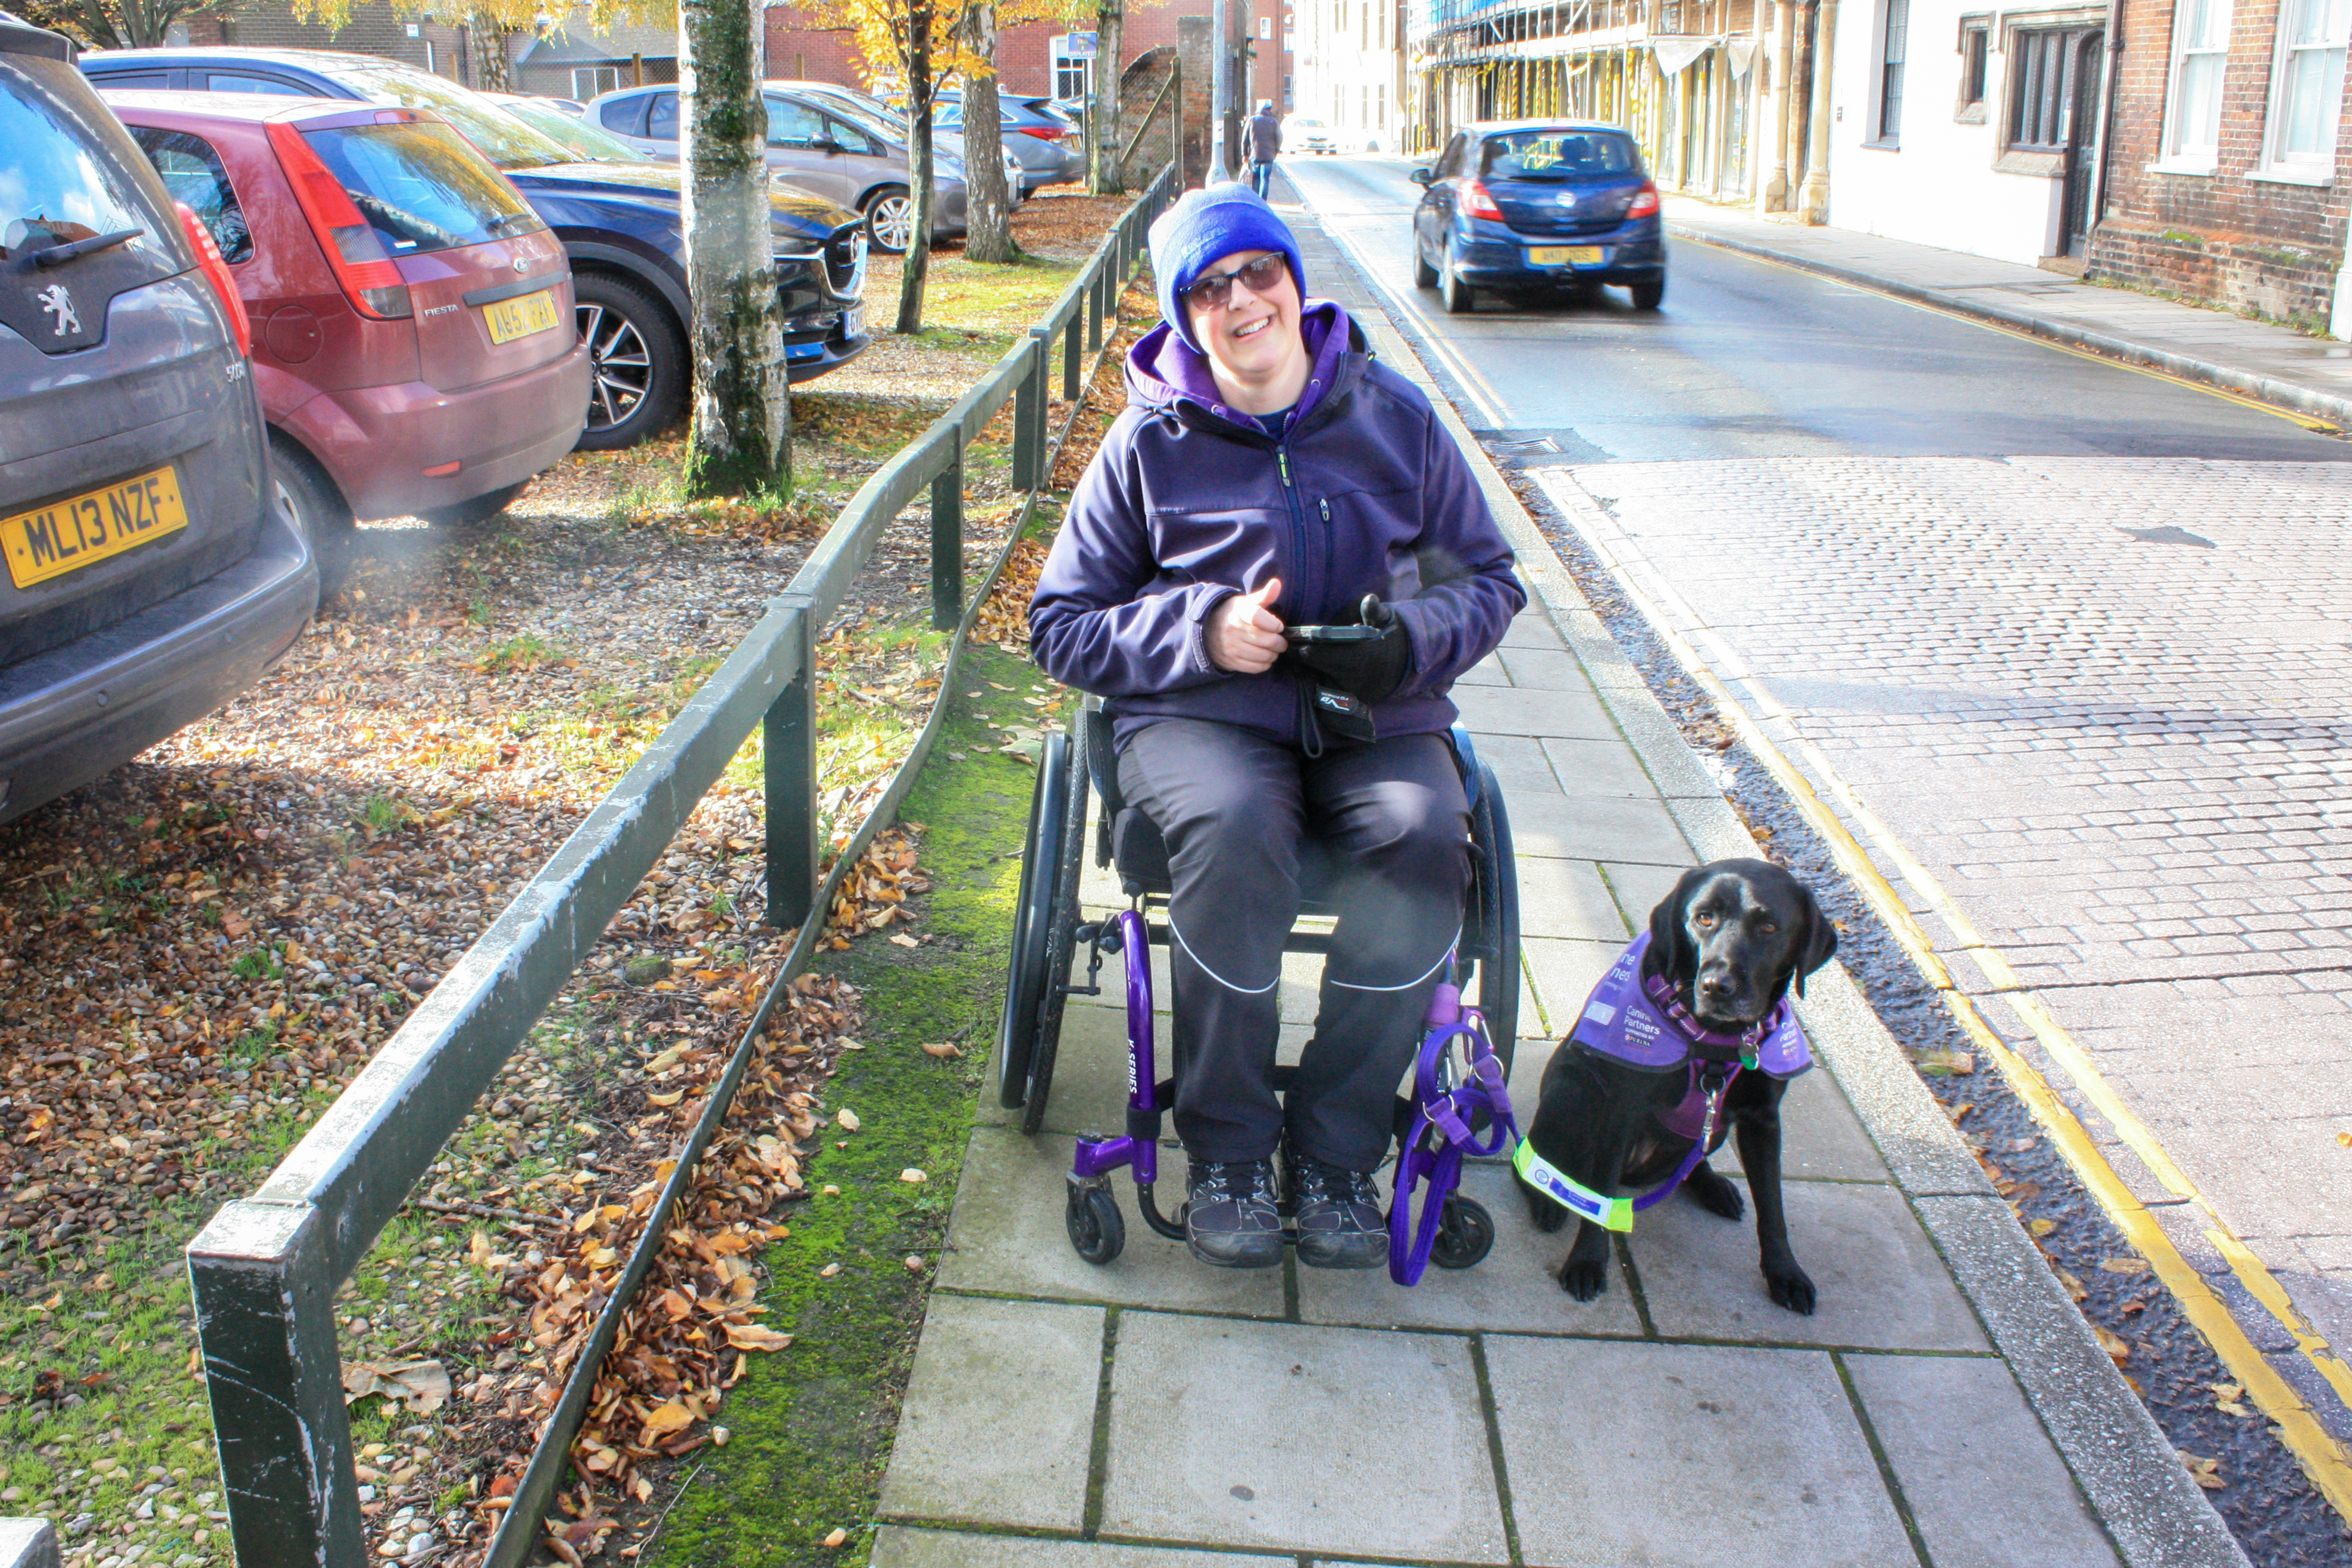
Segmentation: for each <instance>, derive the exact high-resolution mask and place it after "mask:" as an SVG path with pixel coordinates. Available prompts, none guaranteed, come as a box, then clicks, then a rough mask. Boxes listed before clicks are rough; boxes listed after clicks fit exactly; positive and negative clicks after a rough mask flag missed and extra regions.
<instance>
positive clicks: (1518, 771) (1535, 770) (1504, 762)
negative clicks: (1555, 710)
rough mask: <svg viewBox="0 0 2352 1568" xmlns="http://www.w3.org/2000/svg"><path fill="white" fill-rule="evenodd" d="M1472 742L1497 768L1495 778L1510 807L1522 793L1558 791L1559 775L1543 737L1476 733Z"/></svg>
mask: <svg viewBox="0 0 2352 1568" xmlns="http://www.w3.org/2000/svg"><path fill="white" fill-rule="evenodd" d="M1470 740H1471V745H1472V746H1473V747H1475V748H1476V750H1477V753H1478V760H1479V761H1481V762H1483V763H1485V764H1486V766H1487V767H1489V768H1493V769H1494V770H1495V782H1496V783H1497V784H1499V785H1501V786H1502V787H1503V802H1504V805H1505V806H1506V807H1508V806H1509V804H1510V803H1511V802H1512V801H1514V800H1517V799H1518V798H1519V797H1520V796H1522V795H1557V794H1559V793H1560V788H1559V778H1558V777H1557V776H1555V775H1554V774H1553V772H1552V768H1551V758H1550V757H1549V755H1548V754H1546V752H1545V751H1544V743H1543V742H1542V740H1540V739H1539V738H1538V737H1535V736H1532V735H1474V736H1472V737H1470Z"/></svg>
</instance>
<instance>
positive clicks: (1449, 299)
mask: <svg viewBox="0 0 2352 1568" xmlns="http://www.w3.org/2000/svg"><path fill="white" fill-rule="evenodd" d="M1439 271H1440V276H1439V278H1438V286H1439V287H1440V288H1441V289H1442V290H1443V291H1444V297H1445V313H1446V314H1447V315H1448V316H1467V315H1468V314H1470V312H1471V311H1473V310H1475V309H1476V308H1478V301H1477V299H1476V298H1475V297H1474V295H1473V293H1472V290H1471V287H1470V286H1469V285H1468V284H1466V283H1465V282H1463V281H1462V264H1461V262H1460V260H1459V259H1457V258H1456V257H1455V256H1454V246H1453V245H1452V243H1451V242H1449V243H1448V244H1447V245H1446V247H1445V265H1444V267H1442V268H1440V269H1439Z"/></svg>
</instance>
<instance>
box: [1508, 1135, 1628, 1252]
mask: <svg viewBox="0 0 2352 1568" xmlns="http://www.w3.org/2000/svg"><path fill="white" fill-rule="evenodd" d="M1511 1168H1512V1169H1513V1170H1515V1171H1517V1172H1518V1173H1519V1179H1520V1180H1521V1181H1523V1182H1525V1183H1527V1184H1528V1186H1531V1187H1533V1188H1535V1189H1536V1191H1538V1192H1539V1193H1541V1194H1543V1195H1544V1196H1545V1197H1548V1198H1549V1199H1551V1200H1552V1201H1553V1202H1554V1203H1556V1204H1558V1205H1559V1206H1560V1207H1562V1208H1564V1209H1566V1210H1568V1211H1569V1213H1570V1214H1573V1215H1575V1216H1576V1217H1577V1218H1580V1219H1589V1220H1591V1221H1592V1223H1593V1224H1595V1225H1598V1226H1600V1227H1601V1228H1603V1229H1605V1230H1624V1231H1631V1230H1632V1229H1633V1199H1632V1198H1630V1197H1601V1195H1600V1194H1599V1193H1597V1192H1595V1191H1593V1190H1592V1189H1591V1187H1589V1186H1585V1185H1584V1184H1583V1183H1582V1182H1580V1181H1578V1180H1577V1179H1576V1178H1575V1177H1574V1176H1570V1175H1569V1174H1568V1173H1567V1172H1565V1171H1563V1170H1561V1169H1560V1168H1559V1166H1555V1165H1553V1164H1552V1163H1551V1162H1550V1161H1549V1160H1547V1159H1545V1158H1544V1157H1543V1156H1542V1155H1539V1154H1538V1153H1536V1146H1535V1145H1533V1144H1531V1143H1529V1142H1528V1141H1527V1139H1525V1138H1521V1139H1520V1140H1519V1146H1518V1148H1517V1150H1515V1151H1514V1152H1513V1153H1512V1155H1511Z"/></svg>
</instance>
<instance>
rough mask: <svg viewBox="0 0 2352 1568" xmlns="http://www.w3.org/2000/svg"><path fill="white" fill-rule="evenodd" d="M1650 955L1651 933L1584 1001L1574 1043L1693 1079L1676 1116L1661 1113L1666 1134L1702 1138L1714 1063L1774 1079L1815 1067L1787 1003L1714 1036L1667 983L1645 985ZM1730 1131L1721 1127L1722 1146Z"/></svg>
mask: <svg viewBox="0 0 2352 1568" xmlns="http://www.w3.org/2000/svg"><path fill="white" fill-rule="evenodd" d="M1649 950H1650V934H1649V933H1648V932H1646V931H1644V932H1643V933H1642V935H1640V936H1636V937H1634V938H1633V945H1632V946H1629V947H1627V948H1626V949H1625V950H1624V951H1623V952H1622V953H1620V954H1619V955H1618V956H1617V961H1616V962H1615V963H1614V964H1612V965H1611V966H1610V967H1609V973H1608V974H1606V975H1604V976H1602V977H1601V983H1600V984H1599V985H1597V986H1595V987H1593V988H1592V994H1591V996H1589V997H1587V998H1585V1001H1584V1012H1583V1014H1582V1015H1581V1016H1580V1017H1579V1018H1578V1019H1577V1020H1576V1027H1575V1028H1574V1029H1573V1030H1570V1031H1569V1039H1570V1041H1572V1042H1573V1043H1575V1044H1577V1045H1580V1046H1581V1047H1583V1048H1584V1049H1585V1050H1587V1051H1592V1052H1593V1053H1595V1054H1596V1055H1600V1056H1606V1057H1609V1058H1611V1059H1612V1060H1614V1061H1622V1062H1623V1063H1625V1064H1626V1065H1627V1066H1628V1067H1636V1068H1640V1069H1642V1070H1643V1071H1651V1072H1674V1071H1684V1072H1686V1073H1688V1074H1689V1078H1690V1092H1688V1093H1687V1094H1685V1095H1684V1096H1683V1098H1682V1100H1681V1101H1680V1102H1679V1103H1677V1104H1675V1107H1674V1108H1673V1109H1672V1110H1670V1111H1662V1112H1660V1113H1658V1121H1659V1122H1660V1124H1662V1125H1664V1128H1665V1130H1666V1131H1667V1132H1669V1133H1672V1134H1674V1135H1675V1136H1676V1137H1678V1138H1690V1139H1696V1138H1697V1137H1699V1136H1700V1134H1701V1133H1702V1130H1703V1129H1704V1127H1705V1124H1706V1092H1705V1091H1704V1090H1702V1089H1701V1088H1700V1087H1699V1082H1698V1079H1699V1069H1700V1067H1701V1066H1702V1065H1703V1064H1704V1063H1705V1062H1706V1061H1738V1062H1739V1063H1740V1064H1741V1065H1742V1067H1743V1068H1744V1067H1745V1066H1746V1065H1747V1064H1748V1058H1750V1057H1753V1058H1754V1065H1755V1067H1756V1068H1757V1069H1758V1070H1759V1071H1762V1072H1764V1073H1766V1074H1767V1075H1769V1076H1770V1077H1773V1078H1794V1077H1796V1076H1797V1075H1798V1074H1799V1073H1801V1072H1803V1071H1807V1070H1809V1069H1810V1068H1811V1066H1812V1065H1813V1053H1812V1048H1811V1046H1809V1045H1807V1044H1806V1042H1805V1031H1804V1030H1803V1028H1802V1027H1801V1026H1800V1025H1799V1024H1798V1022H1797V1009H1796V1007H1795V1006H1794V1005H1793V1004H1792V1003H1791V1002H1790V999H1789V998H1787V997H1782V998H1780V1003H1779V1005H1777V1006H1776V1007H1774V1008H1773V1009H1772V1011H1771V1012H1770V1014H1769V1015H1768V1016H1767V1017H1766V1018H1764V1019H1762V1020H1761V1021H1760V1022H1759V1023H1755V1024H1752V1025H1750V1026H1749V1027H1748V1028H1747V1029H1745V1030H1741V1031H1740V1032H1738V1033H1737V1034H1728V1033H1725V1032H1723V1031H1721V1030H1710V1029H1708V1028H1706V1026H1705V1025H1703V1024H1701V1023H1700V1022H1699V1021H1698V1020H1697V1019H1695V1018H1693V1017H1692V1016H1691V1015H1690V1013H1689V1012H1688V1011H1687V1010H1686V1009H1685V1008H1684V1007H1683V1006H1682V1004H1681V1003H1680V1002H1679V1001H1677V1000H1675V995H1674V991H1673V988H1671V987H1670V986H1668V985H1667V984H1666V982H1665V981H1664V979H1659V980H1657V981H1655V982H1654V985H1651V986H1645V985H1644V984H1643V978H1642V958H1643V955H1644V954H1646V953H1647V952H1649ZM1724 1131H1725V1129H1724V1128H1723V1127H1722V1126H1720V1125H1718V1126H1717V1128H1716V1129H1715V1139H1714V1141H1715V1142H1717V1143H1720V1142H1722V1138H1723V1134H1724Z"/></svg>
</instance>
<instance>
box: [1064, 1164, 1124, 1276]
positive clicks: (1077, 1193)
mask: <svg viewBox="0 0 2352 1568" xmlns="http://www.w3.org/2000/svg"><path fill="white" fill-rule="evenodd" d="M1063 1223H1064V1225H1065V1226H1066V1228H1067V1229H1068V1230H1069V1233H1070V1245H1071V1246H1072V1247H1073V1248H1075V1249H1076V1250H1077V1254H1078V1256H1079V1257H1081V1258H1083V1259H1085V1260H1087V1262H1089V1263H1093V1264H1096V1265H1097V1266H1099V1265H1101V1264H1104V1263H1108V1262H1109V1261H1110V1260H1112V1259H1114V1258H1116V1257H1118V1255H1119V1253H1121V1252H1122V1251H1124V1250H1126V1248H1127V1220H1126V1218H1124V1217H1123V1216H1122V1215H1120V1213H1119V1212H1118V1199H1117V1198H1115V1197H1112V1196H1111V1195H1110V1189H1109V1188H1108V1187H1104V1186H1078V1185H1077V1184H1076V1182H1073V1183H1071V1184H1070V1203H1069V1207H1068V1209H1067V1210H1066V1212H1065V1214H1064V1215H1063Z"/></svg>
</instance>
